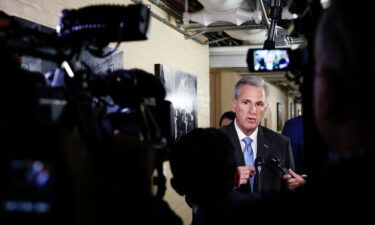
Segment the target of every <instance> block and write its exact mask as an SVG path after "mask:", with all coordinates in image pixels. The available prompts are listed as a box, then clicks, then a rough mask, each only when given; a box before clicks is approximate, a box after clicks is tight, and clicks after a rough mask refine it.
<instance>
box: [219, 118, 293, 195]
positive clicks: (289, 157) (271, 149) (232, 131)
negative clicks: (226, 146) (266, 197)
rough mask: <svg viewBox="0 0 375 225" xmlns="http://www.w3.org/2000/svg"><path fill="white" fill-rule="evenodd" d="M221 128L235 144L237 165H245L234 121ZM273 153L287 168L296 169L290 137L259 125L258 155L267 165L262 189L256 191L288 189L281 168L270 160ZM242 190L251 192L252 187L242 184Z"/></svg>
mask: <svg viewBox="0 0 375 225" xmlns="http://www.w3.org/2000/svg"><path fill="white" fill-rule="evenodd" d="M220 130H221V131H222V132H224V133H225V134H226V135H227V136H228V137H229V139H230V141H231V142H232V144H233V148H234V155H235V157H236V161H237V166H244V165H245V160H244V157H243V154H242V149H241V144H240V141H239V138H238V135H237V132H236V128H235V127H234V122H232V123H230V124H229V125H227V126H225V127H223V128H221V129H220ZM273 155H276V156H278V157H279V158H280V161H281V163H282V164H284V165H285V167H286V168H291V169H292V170H294V169H295V168H294V159H293V154H292V150H291V147H290V141H289V138H288V137H285V136H283V135H281V134H279V133H277V132H274V131H272V130H270V129H267V128H265V127H262V126H259V127H258V137H257V155H256V157H262V158H263V159H264V160H265V165H264V168H263V183H262V190H261V191H259V190H257V188H254V189H255V190H254V192H255V193H263V194H268V193H274V192H282V191H286V190H287V186H286V184H285V182H284V181H283V180H282V175H283V174H282V173H281V171H280V170H279V169H277V168H276V167H275V166H273V165H272V164H271V163H270V162H269V160H270V158H271V157H272V156H273ZM243 186H245V185H243ZM254 187H257V185H256V184H254ZM240 191H241V192H245V193H250V187H249V186H247V187H246V186H245V187H242V186H241V187H240Z"/></svg>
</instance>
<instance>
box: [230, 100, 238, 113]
mask: <svg viewBox="0 0 375 225" xmlns="http://www.w3.org/2000/svg"><path fill="white" fill-rule="evenodd" d="M231 106H232V111H233V112H236V108H237V102H236V99H235V98H232V104H231Z"/></svg>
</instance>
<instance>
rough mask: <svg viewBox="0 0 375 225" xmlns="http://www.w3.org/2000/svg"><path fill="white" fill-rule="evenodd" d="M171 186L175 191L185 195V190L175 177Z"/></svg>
mask: <svg viewBox="0 0 375 225" xmlns="http://www.w3.org/2000/svg"><path fill="white" fill-rule="evenodd" d="M171 185H172V187H173V189H174V190H175V191H176V192H177V193H178V194H179V195H181V196H183V195H185V194H186V192H185V188H184V187H183V185H182V184H181V183H180V182H179V181H178V179H176V178H175V177H172V178H171Z"/></svg>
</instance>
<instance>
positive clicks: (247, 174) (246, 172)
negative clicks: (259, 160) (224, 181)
mask: <svg viewBox="0 0 375 225" xmlns="http://www.w3.org/2000/svg"><path fill="white" fill-rule="evenodd" d="M254 174H255V167H253V166H239V167H237V171H236V175H235V178H234V187H235V188H239V187H240V185H242V184H247V183H248V182H249V179H250V178H251V177H253V176H254Z"/></svg>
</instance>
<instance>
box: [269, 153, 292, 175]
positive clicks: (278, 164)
mask: <svg viewBox="0 0 375 225" xmlns="http://www.w3.org/2000/svg"><path fill="white" fill-rule="evenodd" d="M270 162H271V164H272V165H274V166H276V167H277V168H278V169H279V170H280V171H281V173H282V174H283V175H285V174H289V175H291V174H290V173H289V172H288V169H287V168H286V167H285V165H284V164H282V163H281V162H280V158H279V157H278V156H277V155H273V156H272V157H271V158H270Z"/></svg>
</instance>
